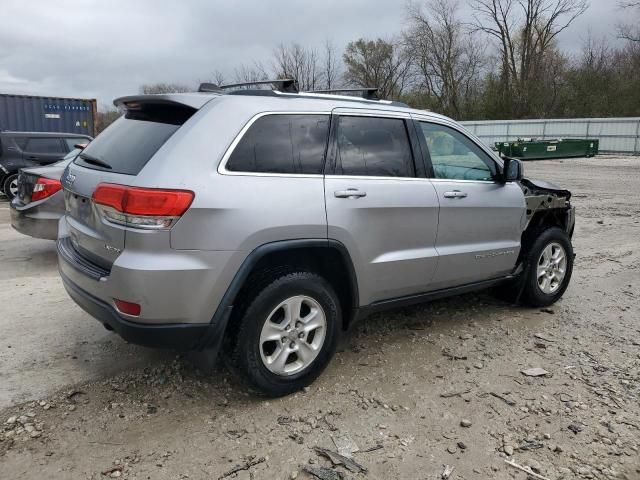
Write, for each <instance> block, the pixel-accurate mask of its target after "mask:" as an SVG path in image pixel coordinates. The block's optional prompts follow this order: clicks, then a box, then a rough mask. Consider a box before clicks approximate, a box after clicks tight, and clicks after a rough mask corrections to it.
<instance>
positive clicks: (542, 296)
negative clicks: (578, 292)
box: [521, 227, 573, 307]
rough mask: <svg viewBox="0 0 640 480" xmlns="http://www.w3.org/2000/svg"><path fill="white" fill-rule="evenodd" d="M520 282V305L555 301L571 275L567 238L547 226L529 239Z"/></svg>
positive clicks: (562, 231)
mask: <svg viewBox="0 0 640 480" xmlns="http://www.w3.org/2000/svg"><path fill="white" fill-rule="evenodd" d="M533 238H534V240H533V243H532V244H531V246H530V248H529V249H528V252H527V254H526V257H525V259H524V267H525V270H524V272H523V278H522V279H521V282H522V283H521V285H522V292H521V302H522V303H523V304H526V305H529V306H532V307H546V306H549V305H551V304H553V303H555V302H557V301H558V300H559V299H560V297H562V295H563V294H564V292H565V290H566V289H567V287H568V286H569V281H570V280H571V274H572V273H573V246H572V245H571V239H570V238H569V235H567V233H566V232H565V231H564V230H562V229H561V228H558V227H549V228H546V229H544V230H541V231H540V232H539V233H538V234H537V235H534V236H533Z"/></svg>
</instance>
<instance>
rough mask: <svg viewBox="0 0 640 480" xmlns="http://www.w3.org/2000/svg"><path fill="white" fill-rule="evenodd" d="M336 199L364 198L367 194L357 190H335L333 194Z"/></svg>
mask: <svg viewBox="0 0 640 480" xmlns="http://www.w3.org/2000/svg"><path fill="white" fill-rule="evenodd" d="M333 194H334V195H335V196H336V198H360V197H366V196H367V192H363V191H362V190H358V189H357V188H347V189H346V190H337V191H335V192H333Z"/></svg>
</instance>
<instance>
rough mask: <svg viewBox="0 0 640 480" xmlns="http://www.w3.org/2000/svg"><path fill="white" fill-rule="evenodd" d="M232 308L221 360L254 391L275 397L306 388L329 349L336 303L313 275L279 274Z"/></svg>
mask: <svg viewBox="0 0 640 480" xmlns="http://www.w3.org/2000/svg"><path fill="white" fill-rule="evenodd" d="M238 311H239V316H238V318H236V319H235V321H238V322H239V326H238V328H237V331H235V333H234V334H233V336H232V338H230V339H229V340H228V342H227V345H226V347H225V350H226V352H225V360H226V361H227V362H228V363H229V364H230V365H229V366H230V367H231V368H232V370H234V371H236V372H238V373H239V374H240V375H241V376H242V377H243V378H244V380H245V381H246V382H247V383H248V384H249V385H250V386H251V387H253V388H254V389H255V390H257V391H258V392H259V393H262V394H264V395H267V396H270V397H280V396H284V395H288V394H290V393H293V392H296V391H298V390H300V389H302V388H303V387H306V386H307V385H309V384H310V383H312V382H313V381H314V380H315V379H316V378H317V377H318V376H319V375H320V374H321V373H322V372H323V370H324V369H325V368H326V366H327V365H328V364H329V361H330V360H331V358H332V357H333V354H334V353H335V349H336V345H337V341H338V337H339V334H340V326H341V324H342V312H341V310H340V302H339V300H338V297H337V295H336V293H335V292H334V290H333V288H332V287H331V285H330V284H329V283H328V282H327V281H326V280H325V279H324V278H323V277H321V276H319V275H317V274H315V273H311V272H303V271H301V272H295V273H288V274H281V275H280V276H277V277H275V278H274V279H273V280H272V281H271V282H270V283H268V284H267V285H266V286H264V288H262V289H260V290H259V291H258V292H257V293H256V294H254V295H252V296H250V297H249V298H246V299H245V301H244V302H243V304H241V305H238ZM234 330H235V329H234ZM312 332H313V333H312Z"/></svg>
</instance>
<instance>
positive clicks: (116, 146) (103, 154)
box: [74, 105, 195, 175]
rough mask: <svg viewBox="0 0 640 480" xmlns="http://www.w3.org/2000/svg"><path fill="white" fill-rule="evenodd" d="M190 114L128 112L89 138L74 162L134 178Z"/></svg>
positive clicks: (160, 109)
mask: <svg viewBox="0 0 640 480" xmlns="http://www.w3.org/2000/svg"><path fill="white" fill-rule="evenodd" d="M194 112H195V110H194V109H191V108H187V107H182V106H169V105H151V106H144V107H140V109H139V110H135V111H128V112H127V114H126V115H125V116H124V117H120V118H119V119H118V120H116V121H115V122H113V123H112V124H111V125H109V127H107V129H105V131H104V132H102V133H101V134H100V135H98V136H97V137H96V138H95V139H93V140H92V141H91V143H89V145H88V146H87V148H85V149H84V150H83V151H82V153H80V155H79V156H78V157H77V158H76V160H75V162H74V163H76V164H78V165H81V166H83V167H86V168H92V169H95V170H104V171H107V172H114V173H124V174H126V175H137V174H138V173H140V171H141V170H142V168H143V167H144V166H145V165H146V164H147V162H148V161H149V160H150V159H151V157H153V156H154V155H155V153H156V152H157V151H158V150H159V149H160V147H162V145H164V143H165V142H166V141H167V140H168V139H169V138H170V137H171V135H173V134H174V133H175V132H176V131H177V130H178V129H179V128H180V126H181V125H182V124H183V123H184V122H185V121H186V120H187V119H188V118H189V117H190V116H191V115H192V114H193V113H194ZM83 143H84V142H83Z"/></svg>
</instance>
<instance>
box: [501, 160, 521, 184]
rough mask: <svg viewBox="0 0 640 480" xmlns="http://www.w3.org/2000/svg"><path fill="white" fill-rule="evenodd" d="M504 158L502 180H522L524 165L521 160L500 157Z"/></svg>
mask: <svg viewBox="0 0 640 480" xmlns="http://www.w3.org/2000/svg"><path fill="white" fill-rule="evenodd" d="M502 159H503V160H504V164H503V168H502V180H503V181H504V182H517V181H519V180H522V177H523V175H524V167H523V166H522V162H521V161H520V160H518V159H515V158H510V157H502Z"/></svg>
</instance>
